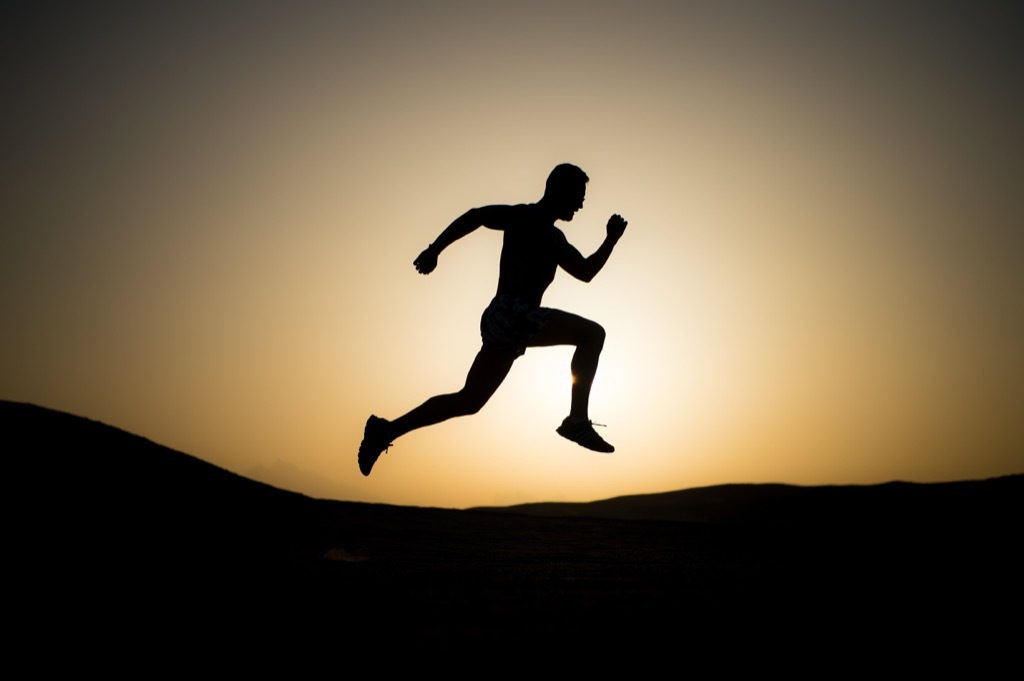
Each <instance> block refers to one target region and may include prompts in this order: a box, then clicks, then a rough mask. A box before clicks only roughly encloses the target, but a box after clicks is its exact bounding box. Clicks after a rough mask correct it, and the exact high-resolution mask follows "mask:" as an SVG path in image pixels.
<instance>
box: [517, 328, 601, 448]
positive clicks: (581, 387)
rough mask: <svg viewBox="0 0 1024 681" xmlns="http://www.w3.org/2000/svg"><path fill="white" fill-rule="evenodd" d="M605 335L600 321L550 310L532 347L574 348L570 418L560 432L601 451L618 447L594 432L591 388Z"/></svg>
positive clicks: (567, 418) (560, 428) (581, 443)
mask: <svg viewBox="0 0 1024 681" xmlns="http://www.w3.org/2000/svg"><path fill="white" fill-rule="evenodd" d="M604 338H605V332H604V327H602V326H601V325H600V324H598V323H597V322H593V321H591V320H589V319H586V318H584V317H580V316H579V315H575V314H572V313H570V312H563V311H562V310H550V311H549V313H548V319H547V321H546V322H545V324H544V327H543V328H541V330H540V331H538V332H537V333H536V334H535V335H534V336H533V338H531V339H530V341H529V343H528V345H529V346H531V347H542V346H550V345H574V346H576V351H575V352H574V353H573V355H572V363H571V364H570V369H571V370H572V401H571V403H570V406H569V416H567V417H566V418H565V420H564V421H562V425H560V426H559V427H558V429H557V432H558V434H559V435H561V436H562V437H564V438H567V439H569V440H572V441H573V442H575V443H577V444H579V445H581V446H583V447H586V448H587V449H593V450H594V451H598V452H613V451H615V448H614V447H612V446H611V445H610V444H608V443H607V442H605V441H604V439H602V438H601V436H600V435H598V434H597V433H596V432H594V427H593V424H592V423H591V422H590V388H591V386H593V384H594V376H595V375H596V374H597V363H598V360H599V359H600V357H601V350H602V349H603V348H604Z"/></svg>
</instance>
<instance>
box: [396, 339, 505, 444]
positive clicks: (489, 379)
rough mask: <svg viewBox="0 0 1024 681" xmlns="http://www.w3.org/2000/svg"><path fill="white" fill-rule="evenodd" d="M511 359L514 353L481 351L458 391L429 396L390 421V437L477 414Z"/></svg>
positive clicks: (491, 350)
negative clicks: (391, 434) (418, 404)
mask: <svg viewBox="0 0 1024 681" xmlns="http://www.w3.org/2000/svg"><path fill="white" fill-rule="evenodd" d="M515 359H516V355H515V353H513V352H510V351H506V350H494V349H489V348H481V349H480V352H478V353H477V355H476V359H474V360H473V364H472V366H470V367H469V373H468V374H467V375H466V383H465V385H463V386H462V389H461V390H459V391H458V392H455V393H449V394H447V395H437V396H435V397H431V398H430V399H429V400H427V401H426V402H424V403H423V404H421V405H420V406H418V407H416V408H415V409H413V410H412V411H410V412H409V413H407V414H405V415H404V416H400V417H398V418H397V419H395V420H394V421H392V422H391V428H392V431H393V433H394V437H395V438H397V437H400V436H402V435H405V434H406V433H408V432H409V431H411V430H416V429H417V428H423V427H424V426H432V425H434V424H435V423H440V422H442V421H447V420H448V419H450V418H453V417H456V416H468V415H470V414H475V413H477V412H478V411H480V409H481V408H482V407H483V406H484V405H485V404H487V401H488V400H489V399H491V395H493V394H494V392H495V391H496V390H497V389H498V386H500V385H501V383H502V381H504V380H505V377H506V376H508V372H509V370H510V369H511V368H512V363H513V362H514V361H515Z"/></svg>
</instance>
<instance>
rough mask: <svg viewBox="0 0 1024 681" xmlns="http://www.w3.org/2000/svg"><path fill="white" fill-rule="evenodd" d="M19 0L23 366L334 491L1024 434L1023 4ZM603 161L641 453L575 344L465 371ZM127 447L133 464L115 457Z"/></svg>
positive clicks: (611, 305) (910, 472)
mask: <svg viewBox="0 0 1024 681" xmlns="http://www.w3.org/2000/svg"><path fill="white" fill-rule="evenodd" d="M20 5H23V6H24V7H23V8H21V9H11V10H8V11H6V12H5V20H4V24H5V25H4V29H3V32H4V34H5V39H4V43H5V58H4V68H3V73H4V84H5V85H4V91H5V95H4V100H5V102H4V106H3V109H2V112H0V116H2V119H3V122H4V124H3V126H2V132H0V135H2V139H3V150H4V152H3V154H2V155H0V172H2V177H3V182H2V185H0V187H2V188H0V192H2V202H0V216H2V222H3V230H2V232H0V310H2V321H0V324H2V327H0V328H2V336H0V398H2V399H8V400H15V401H23V402H32V403H35V404H39V405H41V406H46V407H50V408H54V409H59V410H63V411H69V412H72V413H75V414H78V415H81V416H86V417H88V418H91V419H95V420H99V421H103V422H105V423H108V424H111V425H114V426H117V427H119V428H122V429H124V430H128V431H130V432H133V433H137V434H139V435H143V436H145V437H147V438H149V439H151V440H154V441H156V442H159V443H160V444H164V445H167V446H169V447H172V448H175V449H178V450H181V451H185V452H188V453H190V454H193V455H195V456H198V457H199V458H202V459H204V460H206V461H209V462H211V463H214V464H217V465H219V466H222V467H224V468H227V469H229V470H232V471H235V472H237V473H240V474H242V475H246V476H249V477H253V478H255V479H259V480H263V481H266V482H269V483H272V484H275V485H278V486H281V487H285V488H287V489H292V490H295V491H299V492H303V493H305V494H309V495H312V496H316V497H324V498H336V499H346V500H353V501H374V502H386V503H392V504H402V505H423V506H441V507H451V508H465V507H469V506H474V505H491V504H498V505H507V504H514V503H521V502H529V501H590V500H595V499H603V498H608V497H613V496H619V495H626V494H640V493H648V492H661V491H669V490H676V489H684V488H690V487H699V486H705V485H713V484H719V483H731V482H786V483H794V484H810V485H819V484H869V483H877V482H886V481H890V480H896V479H900V480H910V481H918V482H933V481H945V480H955V479H967V478H970V479H974V478H983V477H991V476H996V475H1004V474H1010V473H1019V472H1022V471H1024V418H1022V415H1024V352H1022V348H1024V298H1022V292H1024V191H1021V187H1020V183H1021V178H1022V177H1024V167H1022V166H1024V162H1022V159H1024V131H1022V126H1021V121H1022V120H1024V87H1022V85H1024V83H1022V81H1021V75H1020V71H1019V67H1018V66H1017V65H1018V64H1019V63H1021V61H1022V59H1021V57H1022V56H1024V55H1022V54H1021V52H1022V51H1024V48H1022V45H1024V24H1022V23H1021V20H1020V19H1019V18H1018V17H1017V16H1016V15H1015V12H1016V9H1015V6H1014V5H1013V4H1012V3H992V2H973V3H963V2H928V3H926V2H905V1H901V0H895V1H893V2H857V3H853V2H850V3H822V2H797V1H792V0H781V1H779V2H755V1H754V0H749V1H735V2H685V1H680V2H651V1H647V0H631V1H630V2H600V1H596V2H582V1H580V2H561V1H559V0H544V2H534V1H533V0H524V1H520V2H514V3H512V2H488V1H480V0H478V1H475V2H468V1H465V2H463V1H452V0H438V1H435V2H429V3H428V2H402V1H394V2H302V1H301V0H300V1H297V2H267V1H263V2H261V1H259V0H253V1H246V2H242V1H234V0H221V1H218V0H213V1H211V2H198V1H193V0H184V1H182V2H177V3H107V2H102V1H99V2H91V3H78V2H52V3H40V4H38V5H35V4H29V3H20ZM563 161H564V162H571V163H575V164H578V165H579V166H581V167H582V168H583V169H584V170H585V171H586V172H587V173H588V174H589V176H590V178H591V180H590V184H589V188H588V195H587V201H586V204H585V206H584V208H583V210H582V211H581V212H580V213H578V214H577V216H576V219H575V220H573V221H572V222H571V223H561V224H560V225H559V226H560V227H562V228H563V229H564V231H565V233H566V235H567V236H568V238H569V240H570V241H571V242H572V243H574V244H575V245H576V246H577V247H578V248H579V249H580V250H581V251H583V252H584V253H585V254H589V253H590V252H592V251H593V250H594V249H595V248H596V247H597V245H598V244H599V243H600V242H601V239H602V238H603V233H604V224H605V222H606V221H607V219H608V217H609V216H610V215H611V214H612V213H620V214H622V215H623V216H624V217H625V218H626V219H627V220H628V221H629V228H628V230H627V232H626V235H625V237H624V238H623V239H622V241H621V242H620V243H619V244H618V247H617V249H616V251H615V252H614V253H613V255H612V257H611V259H610V261H609V262H608V265H607V266H606V268H605V269H604V271H602V272H601V273H600V274H599V275H598V276H597V278H596V279H595V280H594V281H593V282H591V283H589V284H584V283H581V282H578V281H575V280H573V279H571V278H570V277H569V276H568V275H566V274H565V273H560V274H559V275H558V277H557V278H556V280H555V282H554V284H553V285H552V287H551V288H550V289H549V291H548V294H547V296H546V298H545V304H547V305H549V306H552V307H558V308H563V309H567V310H570V311H573V312H577V313H579V314H582V315H584V316H586V317H589V318H592V319H594V320H597V321H599V322H600V323H602V324H603V325H604V327H605V329H606V330H607V332H608V339H607V342H606V345H605V350H604V353H603V355H602V358H601V366H600V368H599V370H598V375H597V380H596V382H595V385H594V390H593V397H592V401H591V416H592V418H593V419H594V420H595V421H597V422H599V423H603V424H607V428H602V429H599V432H600V433H601V435H602V436H604V437H605V438H606V439H608V440H609V441H610V442H612V443H613V444H615V446H616V448H617V451H616V452H615V453H614V454H611V455H602V454H596V453H594V452H590V451H587V450H584V449H582V448H580V447H578V446H576V445H574V444H572V443H570V442H567V441H565V440H563V439H562V438H560V437H559V436H558V435H556V434H555V432H554V429H555V427H556V426H557V425H558V424H559V422H560V421H561V419H562V418H563V417H564V416H565V414H566V413H567V411H568V404H569V373H568V363H569V357H570V355H571V350H570V349H569V348H544V349H534V350H530V351H528V352H527V354H526V355H525V356H524V357H522V358H521V359H520V360H519V361H518V362H517V364H516V366H515V367H514V368H513V370H512V373H511V374H510V376H509V378H508V379H507V381H506V383H505V384H504V385H503V386H502V387H501V388H500V389H499V391H498V393H497V394H496V395H495V397H494V398H493V399H492V401H491V402H490V403H489V404H488V405H487V406H486V407H485V408H484V410H483V411H482V412H481V413H480V414H477V415H475V416H471V417H466V418H461V419H455V420H452V421H448V422H446V423H443V424H440V425H437V426H434V427H432V428H429V429H426V430H422V431H416V432H414V433H411V434H409V435H408V436H406V437H404V438H402V439H400V440H398V441H397V442H396V444H395V446H394V447H393V448H392V449H391V450H390V451H389V452H388V453H387V454H385V455H384V456H383V458H382V459H381V460H380V462H379V463H378V464H377V467H376V468H375V469H374V471H373V474H372V475H371V476H370V477H368V478H364V477H363V476H362V475H360V473H359V470H358V468H357V465H356V450H357V447H358V444H359V440H360V438H361V434H362V428H363V424H364V422H365V420H366V418H367V416H368V415H369V414H371V413H375V414H378V415H380V416H385V417H392V418H393V417H396V416H398V415H400V414H401V413H403V412H404V411H406V410H408V409H410V408H412V407H414V406H416V405H417V404H419V403H420V402H421V401H422V400H424V399H425V398H427V397H429V396H431V395H434V394H437V393H441V392H450V391H453V390H456V389H458V388H459V387H460V386H461V384H462V380H463V378H464V376H465V373H466V370H467V369H468V367H469V363H470V361H471V360H472V358H473V355H474V354H475V352H476V350H477V349H478V347H479V342H480V339H479V333H478V320H479V315H480V312H481V311H482V310H483V308H484V307H485V306H486V304H487V302H488V301H489V300H490V298H491V296H492V294H493V293H494V286H495V283H496V281H497V257H498V253H499V248H500V234H499V233H497V232H492V231H489V230H479V231H477V232H475V233H473V234H471V235H470V236H468V237H466V238H465V239H463V240H462V241H459V242H457V243H456V244H454V245H453V246H452V247H451V248H449V249H448V250H447V251H446V252H445V253H444V254H443V255H442V256H441V260H440V264H439V266H438V269H437V270H436V271H435V272H434V273H433V274H431V275H430V276H427V277H424V276H422V275H420V274H418V273H417V272H416V271H415V269H414V268H413V266H412V261H413V259H414V258H415V257H416V255H417V254H418V253H419V252H420V250H422V249H423V248H424V247H425V246H426V245H427V244H428V243H430V242H431V241H432V240H433V239H434V238H435V237H436V236H437V235H438V234H439V233H440V231H441V230H442V229H443V228H444V227H445V226H446V225H447V224H448V223H449V222H450V221H451V220H453V219H454V218H456V217H457V216H458V215H459V214H461V213H462V212H463V211H465V210H467V209H468V208H471V207H475V206H480V205H485V204H491V203H521V202H530V201H534V200H536V199H538V198H539V197H540V195H541V193H542V191H543V183H544V179H545V177H546V175H547V173H548V171H549V170H550V169H551V168H552V167H553V166H554V165H556V164H557V163H561V162H563ZM125 484H126V485H130V484H132V481H131V480H125Z"/></svg>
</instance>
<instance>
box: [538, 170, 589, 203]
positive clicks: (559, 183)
mask: <svg viewBox="0 0 1024 681" xmlns="http://www.w3.org/2000/svg"><path fill="white" fill-rule="evenodd" d="M589 181H590V178H589V177H587V174H586V173H585V172H583V170H581V169H580V168H579V167H577V166H574V165H573V164H571V163H561V164H559V165H557V166H555V169H554V170H552V171H551V174H550V175H548V181H547V184H546V185H545V187H544V195H545V196H554V195H556V194H559V193H561V192H564V191H565V190H566V189H572V188H575V187H577V186H579V185H581V184H586V183H587V182H589Z"/></svg>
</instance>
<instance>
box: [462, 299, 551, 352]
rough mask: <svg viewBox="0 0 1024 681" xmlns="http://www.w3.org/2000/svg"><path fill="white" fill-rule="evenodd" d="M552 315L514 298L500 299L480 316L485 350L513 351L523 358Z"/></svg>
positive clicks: (541, 308)
mask: <svg viewBox="0 0 1024 681" xmlns="http://www.w3.org/2000/svg"><path fill="white" fill-rule="evenodd" d="M550 312H551V310H550V309H548V308H546V307H537V306H536V305H531V304H530V303H527V302H524V301H523V300H520V299H519V298H516V297H514V296H510V295H500V296H497V297H496V298H495V299H494V300H492V301H491V304H490V305H488V306H487V309H486V310H484V313H483V314H482V315H481V316H480V338H481V339H483V342H484V347H485V348H496V349H499V350H513V351H515V353H516V356H517V357H518V356H519V355H522V354H523V353H524V352H526V344H527V342H529V340H530V339H531V338H533V337H534V336H535V335H536V334H537V332H538V331H540V330H541V329H542V328H544V324H546V323H547V321H548V314H549V313H550Z"/></svg>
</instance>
